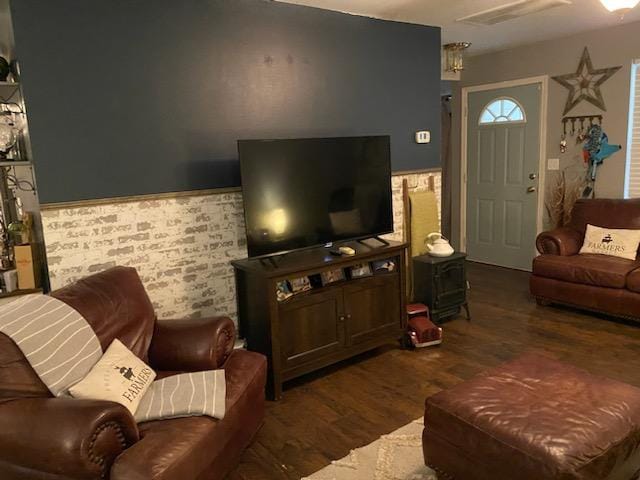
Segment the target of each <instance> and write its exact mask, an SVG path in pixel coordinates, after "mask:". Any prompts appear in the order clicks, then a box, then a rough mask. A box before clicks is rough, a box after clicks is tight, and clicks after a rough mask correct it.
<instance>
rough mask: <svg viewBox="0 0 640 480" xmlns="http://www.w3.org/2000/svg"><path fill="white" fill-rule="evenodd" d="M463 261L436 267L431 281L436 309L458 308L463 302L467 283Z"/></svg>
mask: <svg viewBox="0 0 640 480" xmlns="http://www.w3.org/2000/svg"><path fill="white" fill-rule="evenodd" d="M464 267H465V265H464V260H457V261H451V262H446V263H443V264H441V265H438V267H437V268H436V274H435V276H434V279H433V283H434V290H435V305H434V307H435V308H436V309H443V308H447V307H450V306H459V305H462V304H463V303H464V302H465V298H466V295H467V282H466V275H465V268H464Z"/></svg>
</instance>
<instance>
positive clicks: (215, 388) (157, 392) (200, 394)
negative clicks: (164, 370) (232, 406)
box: [135, 370, 226, 423]
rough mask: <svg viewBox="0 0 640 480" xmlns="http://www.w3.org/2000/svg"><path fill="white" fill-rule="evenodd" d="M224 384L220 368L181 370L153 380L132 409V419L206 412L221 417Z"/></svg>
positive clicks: (202, 413) (186, 415)
mask: <svg viewBox="0 0 640 480" xmlns="http://www.w3.org/2000/svg"><path fill="white" fill-rule="evenodd" d="M225 396H226V384H225V377H224V370H208V371H206V372H194V373H182V374H180V375H173V376H171V377H166V378H163V379H161V380H156V381H155V382H153V383H152V384H151V387H150V388H149V390H148V391H147V393H145V395H144V397H142V400H141V401H140V405H139V406H138V410H136V414H135V419H136V422H138V423H142V422H148V421H150V420H157V419H160V418H176V417H191V416H194V415H207V416H209V417H213V418H223V417H224V413H225Z"/></svg>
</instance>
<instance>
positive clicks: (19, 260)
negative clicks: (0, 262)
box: [14, 245, 40, 290]
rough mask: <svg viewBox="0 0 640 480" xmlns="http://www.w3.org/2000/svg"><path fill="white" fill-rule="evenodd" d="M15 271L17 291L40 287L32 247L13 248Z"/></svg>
mask: <svg viewBox="0 0 640 480" xmlns="http://www.w3.org/2000/svg"><path fill="white" fill-rule="evenodd" d="M14 255H15V259H16V270H17V271H18V289H20V290H28V289H32V288H37V287H39V286H40V279H39V278H38V277H39V275H38V272H39V270H38V267H37V265H36V261H35V258H34V251H33V247H32V245H16V246H15V247H14Z"/></svg>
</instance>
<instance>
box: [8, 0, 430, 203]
mask: <svg viewBox="0 0 640 480" xmlns="http://www.w3.org/2000/svg"><path fill="white" fill-rule="evenodd" d="M12 13H13V21H14V29H15V37H16V54H17V57H18V60H19V62H20V67H21V74H22V78H21V81H22V83H23V87H24V93H25V97H26V102H27V109H28V118H29V126H30V134H31V140H32V146H33V151H34V159H35V163H36V173H37V180H38V187H39V195H40V199H41V201H42V202H43V203H51V202H62V201H75V200H85V199H96V198H108V197H116V196H127V195H136V194H148V193H162V192H174V191H185V190H198V189H209V188H223V187H233V186H238V185H239V164H238V160H237V148H236V141H237V140H238V139H251V138H297V137H327V136H350V135H391V142H392V164H393V169H394V171H404V170H413V169H423V168H430V167H437V166H439V164H440V154H439V141H440V140H439V139H440V133H439V132H440V125H439V124H440V98H439V97H440V29H439V28H435V27H425V26H419V25H412V24H406V23H397V22H388V21H382V20H375V19H371V18H365V17H358V16H352V15H346V14H341V13H336V12H329V11H325V10H319V9H315V8H309V7H302V6H296V5H289V4H283V3H279V2H271V1H264V0H180V1H176V0H92V1H86V0H56V1H43V0H17V1H16V0H12ZM417 130H431V132H432V135H431V138H432V143H431V144H429V145H418V144H416V143H415V141H414V134H415V131H417Z"/></svg>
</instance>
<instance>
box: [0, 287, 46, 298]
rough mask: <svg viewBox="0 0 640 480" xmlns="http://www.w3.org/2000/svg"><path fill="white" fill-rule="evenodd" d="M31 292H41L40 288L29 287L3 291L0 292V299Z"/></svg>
mask: <svg viewBox="0 0 640 480" xmlns="http://www.w3.org/2000/svg"><path fill="white" fill-rule="evenodd" d="M33 293H42V289H41V288H30V289H28V290H14V291H13V292H4V293H0V299H2V298H11V297H20V296H22V295H31V294H33Z"/></svg>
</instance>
